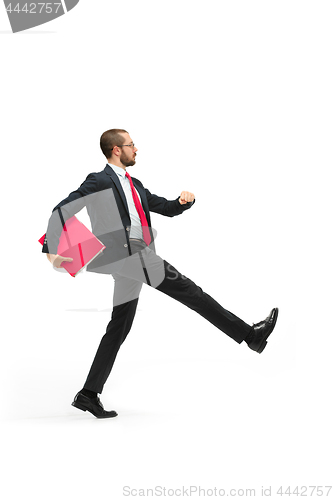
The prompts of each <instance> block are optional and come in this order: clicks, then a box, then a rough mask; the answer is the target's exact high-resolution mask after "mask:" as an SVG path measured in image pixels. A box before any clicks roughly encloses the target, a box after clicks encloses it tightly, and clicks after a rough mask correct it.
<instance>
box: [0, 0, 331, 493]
mask: <svg viewBox="0 0 333 500" xmlns="http://www.w3.org/2000/svg"><path fill="white" fill-rule="evenodd" d="M332 15H333V7H332V4H331V2H327V1H322V2H320V3H319V2H317V3H315V2H308V1H295V0H289V1H280V2H272V1H250V2H249V1H236V2H226V1H223V2H221V1H217V0H214V1H213V0H208V1H206V2H197V1H191V2H189V1H183V0H180V1H178V2H176V1H174V0H172V1H169V2H156V1H152V0H140V1H137V0H136V1H133V0H128V1H127V2H110V1H109V0H99V1H98V2H90V1H88V0H81V1H80V3H79V4H78V6H77V7H75V9H73V10H72V11H71V12H69V13H68V14H67V15H65V16H62V17H60V18H59V19H57V20H55V21H53V22H51V23H49V24H46V25H43V26H41V27H39V28H35V29H34V30H30V31H26V32H22V33H17V34H15V35H13V34H11V32H10V27H9V23H8V20H7V17H6V12H5V9H4V8H0V43H1V45H2V47H1V49H2V51H1V53H2V57H1V66H2V78H1V84H0V85H1V118H2V119H1V139H2V140H1V166H2V169H1V177H2V182H1V193H2V195H1V210H2V245H1V254H2V259H1V260H2V263H3V266H2V268H3V271H2V280H1V283H2V288H3V294H2V311H3V313H2V328H1V351H0V352H1V380H2V384H1V420H2V421H1V428H2V432H3V437H2V451H3V454H4V455H3V456H4V459H5V469H3V471H5V475H4V480H2V482H1V488H3V489H4V490H6V494H5V496H4V497H3V498H6V499H19V498H20V499H21V498H27V499H30V498H31V499H34V500H37V499H38V500H39V499H45V498H47V499H48V500H49V499H52V500H53V499H57V500H58V499H59V498H63V499H67V498H68V499H69V498H81V499H88V498H89V499H90V498H93V497H94V496H95V495H96V497H97V496H100V495H103V498H108V499H109V498H114V497H116V498H123V496H126V495H127V492H128V491H130V490H131V496H135V493H137V496H139V493H140V491H139V489H142V491H141V496H142V495H143V493H145V495H146V496H149V491H148V492H147V489H149V488H151V489H153V488H155V487H156V486H161V487H162V488H163V487H164V488H165V490H164V496H176V495H177V496H178V494H179V493H182V495H183V496H186V490H185V492H182V490H181V488H183V487H184V488H185V489H186V488H189V487H190V486H192V487H197V488H199V487H201V488H202V491H201V492H199V491H198V490H197V492H196V493H195V491H194V489H193V490H191V497H192V498H201V497H202V496H204V492H205V494H206V496H222V489H225V496H226V495H229V496H233V493H232V491H231V489H232V488H233V489H235V490H236V492H237V494H238V496H250V495H251V494H250V492H246V489H249V488H253V489H254V490H255V493H256V496H263V495H262V487H264V488H266V495H265V496H267V495H268V493H269V490H267V488H269V487H271V488H272V489H271V494H272V496H274V494H276V491H277V490H278V488H279V487H280V486H282V487H283V491H285V490H286V489H287V487H288V486H290V487H291V488H292V490H291V491H293V490H294V488H295V487H296V486H299V488H300V487H301V486H307V487H309V486H310V485H311V486H314V485H317V486H320V485H321V486H323V485H330V484H332V481H331V482H330V480H331V479H332V476H331V466H332V464H331V451H330V450H331V449H332V424H331V423H332V404H331V394H332V389H331V387H332V366H331V360H332V347H333V342H332V326H331V322H330V315H331V299H332V292H331V283H332V266H331V256H332V237H331V218H332V216H331V212H332V210H331V205H332V201H331V200H332V195H331V192H332V188H331V184H332V182H331V172H330V170H331V168H332V156H333V155H332V111H333V109H332V108H333V106H332V104H333V103H332V88H333V78H332V76H333V75H332V47H333V45H332V44H333V34H332ZM118 127H119V128H125V129H126V130H128V131H129V133H130V135H131V137H132V139H133V140H134V142H135V144H136V146H137V147H138V155H137V164H136V165H135V166H134V167H132V168H131V169H130V174H131V175H133V176H134V177H138V178H139V179H140V180H141V181H142V182H143V184H144V185H145V186H146V187H148V188H149V190H150V191H151V192H153V193H156V194H158V195H161V196H165V197H167V198H169V199H174V198H176V197H177V196H178V195H179V194H180V192H181V191H182V190H189V191H192V192H194V193H195V195H196V204H195V205H194V207H193V208H192V209H191V210H190V211H188V212H186V213H185V214H183V215H182V216H180V217H178V218H173V219H169V218H163V217H161V216H159V215H157V214H155V215H154V214H153V225H154V227H155V228H156V229H157V231H158V239H157V252H158V253H159V255H161V256H162V257H163V258H165V259H166V260H168V261H169V262H171V263H172V264H173V265H174V266H175V267H176V268H178V269H179V270H180V271H181V272H182V273H183V274H185V275H186V276H189V277H190V278H191V279H193V280H194V281H195V282H196V283H197V284H198V285H200V286H201V287H202V288H203V289H204V290H205V291H206V292H207V293H209V294H210V295H212V296H213V297H214V298H215V299H216V300H218V301H219V302H220V303H221V304H222V305H223V306H224V307H225V308H227V309H229V310H231V311H232V312H234V313H235V314H237V315H238V316H240V317H241V318H242V319H244V320H245V321H247V322H248V323H250V324H252V323H253V322H257V321H260V320H262V319H264V318H265V317H266V316H267V315H268V313H269V311H270V310H271V309H272V307H275V306H278V307H279V308H280V316H279V319H278V322H277V326H276V329H275V330H274V332H273V334H272V336H271V337H270V339H269V342H268V346H267V348H266V349H265V351H264V352H263V353H262V354H261V355H258V354H257V353H254V352H253V351H251V350H250V349H248V347H247V346H246V345H245V344H244V343H243V344H241V345H238V344H236V343H235V342H233V341H232V340H231V339H229V338H228V337H227V336H226V335H224V334H223V333H222V332H220V331H219V330H217V329H215V328H214V327H213V326H212V325H210V324H209V323H207V322H206V321H205V320H203V319H202V318H201V317H199V316H197V315H196V314H195V313H193V312H192V311H190V310H189V309H187V308H185V307H184V306H182V305H180V304H178V303H176V302H174V301H172V300H171V299H169V298H168V297H165V296H163V295H162V294H159V293H158V292H157V291H156V290H151V289H148V288H147V287H146V288H145V289H144V290H143V292H142V295H141V298H140V302H139V310H138V313H137V317H136V319H135V322H134V326H133V328H132V331H131V333H130V334H129V337H128V339H127V340H126V343H125V344H124V346H123V347H122V349H121V351H120V353H119V356H118V358H117V361H116V364H115V367H114V370H113V371H112V374H111V376H110V378H109V380H108V381H107V384H106V386H105V389H104V391H103V394H102V396H101V399H102V401H103V404H104V406H105V408H106V409H110V410H111V409H115V410H117V412H118V414H119V416H118V417H117V418H116V419H110V420H105V421H104V420H102V421H101V420H97V419H95V418H94V417H93V416H92V415H90V414H88V413H83V412H79V411H78V410H77V409H75V408H72V407H71V405H70V403H71V402H72V400H73V397H74V395H75V393H76V392H77V391H78V390H79V389H81V387H82V385H83V383H84V381H85V378H86V375H87V373H88V369H89V367H90V364H91V362H92V359H93V356H94V354H95V351H96V349H97V346H98V344H99V341H100V338H101V337H102V335H103V334H104V332H105V327H106V324H107V323H108V321H109V319H110V314H111V304H112V291H113V284H112V278H110V277H108V276H99V275H95V274H89V273H84V274H83V275H81V276H78V277H77V278H75V279H73V278H71V277H70V276H69V275H63V274H61V273H57V272H55V271H53V270H52V268H51V266H50V264H49V263H48V261H47V259H46V257H45V256H44V255H42V254H41V247H40V245H39V243H38V241H37V240H38V238H39V237H40V236H41V235H42V234H43V233H44V232H45V230H46V225H47V221H48V218H49V216H50V213H51V210H52V208H53V207H54V206H55V205H56V204H57V203H58V202H59V201H60V200H62V199H63V198H65V197H66V196H67V195H68V194H69V193H70V192H71V191H72V190H74V189H76V188H77V187H78V186H79V185H80V184H81V183H82V182H83V180H84V179H85V178H86V176H87V175H88V173H90V172H97V171H100V170H102V169H103V168H104V166H105V159H104V157H103V155H102V153H101V151H100V149H99V137H100V135H101V133H102V132H103V131H105V130H107V129H109V128H118ZM80 216H82V218H81V220H83V221H85V220H86V219H85V217H86V215H85V214H84V213H80V214H79V217H80ZM125 486H128V489H126V490H124V489H123V488H124V487H125ZM8 488H9V489H8ZM214 488H217V489H216V490H214ZM203 489H205V491H204V490H203ZM219 490H220V491H219ZM300 491H301V490H300ZM302 491H306V496H310V488H308V489H307V490H304V489H303V490H302ZM318 491H319V490H315V492H314V494H313V495H312V496H315V495H317V493H318ZM324 491H325V493H324V496H325V495H326V493H327V491H328V490H324ZM214 492H215V493H216V492H217V493H216V494H215V493H214ZM199 493H200V496H199ZM188 494H189V493H188ZM150 496H151V494H150ZM155 496H159V494H158V491H157V490H155ZM251 496H253V492H252V495H251ZM284 496H288V495H283V497H284ZM329 496H332V491H331V492H330V495H329Z"/></svg>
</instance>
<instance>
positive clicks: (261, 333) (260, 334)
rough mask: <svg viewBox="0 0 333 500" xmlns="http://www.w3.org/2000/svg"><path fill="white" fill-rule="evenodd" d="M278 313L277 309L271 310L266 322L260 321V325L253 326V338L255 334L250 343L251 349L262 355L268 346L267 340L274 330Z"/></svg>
mask: <svg viewBox="0 0 333 500" xmlns="http://www.w3.org/2000/svg"><path fill="white" fill-rule="evenodd" d="M278 313H279V309H278V308H277V307H275V308H274V309H272V310H271V312H270V315H269V316H267V318H266V319H265V320H264V321H260V322H259V323H256V324H255V325H253V326H252V330H251V336H252V334H253V335H254V337H253V338H252V339H251V341H250V342H249V343H248V346H249V348H250V349H253V351H256V352H259V353H261V352H262V351H263V350H264V349H265V347H266V345H267V339H268V337H269V336H270V334H271V333H272V331H273V330H274V327H275V324H276V320H277V317H278Z"/></svg>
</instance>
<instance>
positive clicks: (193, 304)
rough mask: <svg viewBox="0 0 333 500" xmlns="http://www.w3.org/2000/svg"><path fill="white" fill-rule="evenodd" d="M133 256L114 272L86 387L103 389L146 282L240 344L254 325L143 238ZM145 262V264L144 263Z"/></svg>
mask: <svg viewBox="0 0 333 500" xmlns="http://www.w3.org/2000/svg"><path fill="white" fill-rule="evenodd" d="M131 250H132V256H131V257H129V258H128V259H126V260H125V261H124V266H123V268H122V269H121V270H120V271H119V272H117V274H115V275H114V276H113V277H114V280H115V290H114V300H113V311H112V317H111V321H110V322H109V324H108V326H107V328H106V333H105V335H104V336H103V337H102V340H101V343H100V345H99V347H98V350H97V352H96V355H95V359H94V361H93V364H92V366H91V368H90V372H89V374H88V377H87V380H86V382H85V384H84V388H85V389H89V390H90V391H94V392H97V393H99V394H100V393H101V392H102V390H103V387H104V384H105V382H106V380H107V378H108V376H109V374H110V372H111V369H112V367H113V364H114V361H115V359H116V356H117V353H118V350H119V348H120V346H121V344H122V343H123V342H124V340H125V339H126V337H127V335H128V333H129V331H130V329H131V326H132V323H133V320H134V316H135V312H136V308H137V305H138V300H139V294H140V290H141V287H142V284H143V283H148V284H149V285H150V286H152V287H154V288H156V290H159V291H160V292H163V293H165V294H166V295H169V297H172V298H173V299H175V300H178V301H179V302H181V303H182V304H184V305H186V306H187V307H189V308H190V309H193V310H194V311H196V312H197V313H198V314H200V315H201V316H203V317H204V318H206V319H207V320H208V321H209V322H210V323H212V324H213V325H214V326H216V327H217V328H219V329H220V330H222V331H223V332H224V333H226V334H227V335H228V336H229V337H231V338H232V339H234V340H235V341H236V342H238V343H239V344H240V343H241V342H242V341H243V340H244V339H245V337H246V336H247V335H248V333H249V331H250V329H251V327H250V326H249V325H248V324H247V323H245V322H244V321H242V320H241V319H240V318H238V317H237V316H235V315H234V314H232V313H231V312H229V311H227V310H226V309H224V308H223V307H222V306H221V305H220V304H218V303H217V302H216V301H215V300H214V299H213V298H212V297H211V296H210V295H208V294H207V293H205V292H204V291H203V290H202V289H201V288H200V287H199V286H197V285H196V284H195V283H194V282H193V281H191V280H190V279H189V278H186V277H185V276H183V275H182V274H181V273H179V271H177V269H175V268H174V267H173V266H172V265H171V264H169V263H168V262H167V261H165V260H163V259H161V257H158V256H157V255H156V254H155V253H154V252H153V251H152V250H150V249H149V248H148V247H147V245H146V244H145V243H144V242H141V243H140V240H138V241H134V240H131ZM143 266H144V267H143Z"/></svg>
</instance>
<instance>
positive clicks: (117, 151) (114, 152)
mask: <svg viewBox="0 0 333 500" xmlns="http://www.w3.org/2000/svg"><path fill="white" fill-rule="evenodd" d="M112 152H113V154H114V155H116V156H119V155H120V153H121V148H118V146H113V149H112Z"/></svg>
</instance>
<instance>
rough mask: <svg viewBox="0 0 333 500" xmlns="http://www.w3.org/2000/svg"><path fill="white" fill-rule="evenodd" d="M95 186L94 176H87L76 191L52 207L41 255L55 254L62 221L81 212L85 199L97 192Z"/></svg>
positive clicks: (96, 186) (95, 177) (95, 178)
mask: <svg viewBox="0 0 333 500" xmlns="http://www.w3.org/2000/svg"><path fill="white" fill-rule="evenodd" d="M97 184H98V183H97V176H96V174H89V175H88V177H87V178H86V180H85V181H84V182H83V183H82V184H81V186H80V187H79V188H78V189H76V191H72V192H71V193H70V194H69V195H68V196H67V198H65V199H64V200H62V201H61V202H60V203H58V205H56V206H55V207H54V209H53V210H52V214H51V217H50V219H49V222H48V226H47V230H46V237H45V240H44V244H43V247H42V252H43V253H51V254H56V253H57V249H58V244H59V238H60V236H61V232H62V229H63V221H64V222H66V220H67V219H69V218H70V217H72V216H73V215H75V214H76V213H77V212H79V211H80V210H82V208H83V207H84V206H85V205H86V197H87V196H88V195H89V194H92V193H95V192H96V191H97V190H98V185H97Z"/></svg>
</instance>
